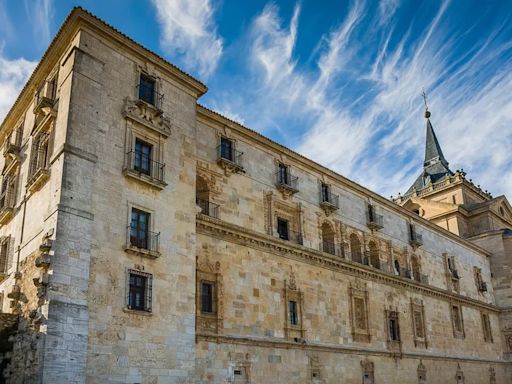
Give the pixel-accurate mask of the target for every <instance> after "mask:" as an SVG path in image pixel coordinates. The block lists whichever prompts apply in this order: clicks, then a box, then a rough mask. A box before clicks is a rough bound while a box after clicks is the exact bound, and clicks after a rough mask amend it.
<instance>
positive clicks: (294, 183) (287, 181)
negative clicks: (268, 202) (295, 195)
mask: <svg viewBox="0 0 512 384" xmlns="http://www.w3.org/2000/svg"><path fill="white" fill-rule="evenodd" d="M298 184H299V178H298V177H297V176H294V175H292V174H291V173H290V172H289V171H287V172H282V171H277V172H276V185H277V186H278V187H281V188H286V189H289V190H291V191H297V190H298Z"/></svg>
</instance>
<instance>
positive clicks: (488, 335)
mask: <svg viewBox="0 0 512 384" xmlns="http://www.w3.org/2000/svg"><path fill="white" fill-rule="evenodd" d="M482 330H483V333H484V341H485V342H487V343H492V342H493V339H492V329H491V321H490V319H489V315H488V314H487V313H482Z"/></svg>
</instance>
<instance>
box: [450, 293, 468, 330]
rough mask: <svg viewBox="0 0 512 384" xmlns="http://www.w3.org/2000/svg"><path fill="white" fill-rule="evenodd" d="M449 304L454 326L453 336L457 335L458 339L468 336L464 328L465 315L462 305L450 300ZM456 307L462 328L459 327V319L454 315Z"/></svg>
mask: <svg viewBox="0 0 512 384" xmlns="http://www.w3.org/2000/svg"><path fill="white" fill-rule="evenodd" d="M449 305H450V318H451V321H452V328H453V337H455V338H456V339H464V338H465V337H466V333H465V330H464V316H463V310H462V306H461V305H460V304H455V303H454V302H450V303H449ZM455 309H456V310H457V312H458V317H459V325H460V329H457V328H458V327H457V324H456V321H457V319H455V317H454V310H455Z"/></svg>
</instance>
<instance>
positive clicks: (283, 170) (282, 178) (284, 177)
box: [278, 163, 289, 185]
mask: <svg viewBox="0 0 512 384" xmlns="http://www.w3.org/2000/svg"><path fill="white" fill-rule="evenodd" d="M278 181H279V183H280V184H286V185H288V184H289V181H288V166H286V165H285V164H283V163H279V179H278Z"/></svg>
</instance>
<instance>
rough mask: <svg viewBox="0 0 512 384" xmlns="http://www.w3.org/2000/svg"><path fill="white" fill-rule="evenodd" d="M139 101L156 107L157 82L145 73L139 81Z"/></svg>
mask: <svg viewBox="0 0 512 384" xmlns="http://www.w3.org/2000/svg"><path fill="white" fill-rule="evenodd" d="M139 100H142V101H145V102H146V103H148V104H152V105H155V80H154V79H152V78H151V77H149V76H148V75H145V74H143V73H141V75H140V79H139Z"/></svg>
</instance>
